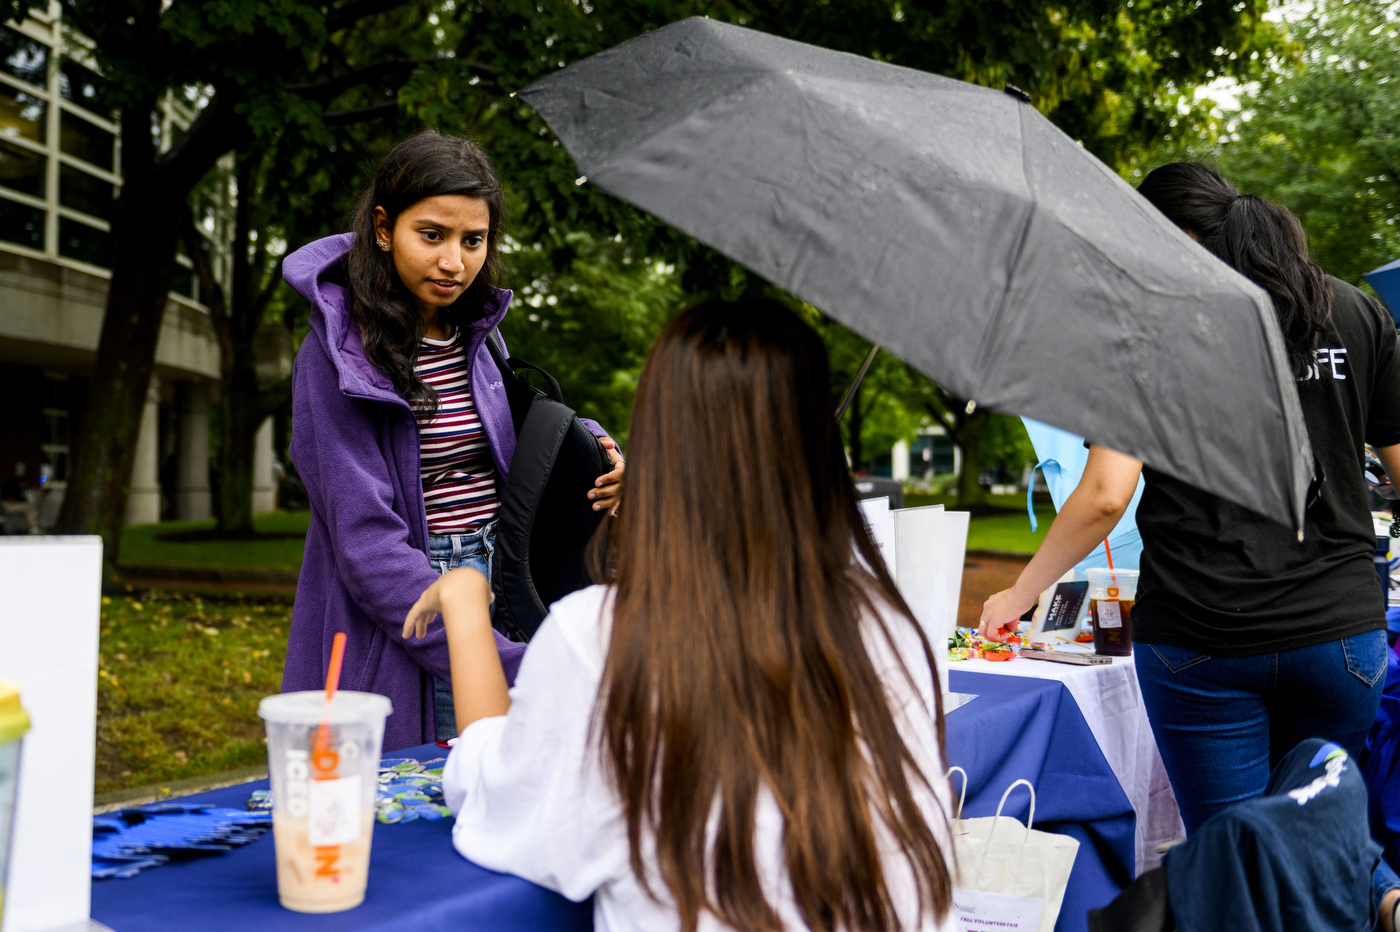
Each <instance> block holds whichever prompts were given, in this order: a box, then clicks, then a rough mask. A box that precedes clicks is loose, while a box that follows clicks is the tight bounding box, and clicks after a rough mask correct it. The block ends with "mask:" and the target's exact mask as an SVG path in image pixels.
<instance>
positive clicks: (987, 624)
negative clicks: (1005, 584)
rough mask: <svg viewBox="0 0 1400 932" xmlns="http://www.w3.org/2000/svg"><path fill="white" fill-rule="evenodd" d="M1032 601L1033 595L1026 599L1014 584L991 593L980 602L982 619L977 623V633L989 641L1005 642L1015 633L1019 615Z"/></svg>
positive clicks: (1023, 612)
mask: <svg viewBox="0 0 1400 932" xmlns="http://www.w3.org/2000/svg"><path fill="white" fill-rule="evenodd" d="M1034 602H1035V599H1034V597H1032V598H1031V599H1029V600H1028V599H1026V597H1025V596H1023V595H1021V594H1019V593H1018V592H1017V591H1016V587H1014V586H1013V587H1012V588H1010V589H1003V590H1002V591H1000V592H998V593H995V594H993V595H992V596H991V597H990V598H988V599H987V601H986V602H984V603H982V620H981V622H980V623H979V624H978V625H977V633H978V634H980V635H982V637H984V638H986V639H987V640H989V641H997V642H999V643H1003V644H1004V643H1006V641H1007V640H1009V639H1010V638H1011V635H1013V634H1015V633H1016V629H1017V627H1018V626H1019V625H1020V623H1021V616H1022V615H1024V614H1025V613H1026V610H1027V609H1028V608H1030V607H1031V605H1032V604H1034Z"/></svg>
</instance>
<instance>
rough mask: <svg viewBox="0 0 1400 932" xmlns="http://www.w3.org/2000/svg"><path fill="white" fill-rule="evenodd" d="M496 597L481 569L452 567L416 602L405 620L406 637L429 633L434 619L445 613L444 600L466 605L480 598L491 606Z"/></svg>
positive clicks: (404, 634)
mask: <svg viewBox="0 0 1400 932" xmlns="http://www.w3.org/2000/svg"><path fill="white" fill-rule="evenodd" d="M495 599H496V594H495V593H494V592H492V591H491V584H490V583H489V582H487V581H486V577H485V576H483V575H481V573H479V572H478V571H476V570H474V569H472V568H471V567H467V566H463V567H459V568H458V569H455V570H451V571H450V572H447V573H444V574H442V575H441V576H439V577H438V578H437V579H436V580H434V581H433V584H432V585H431V586H429V587H428V588H427V589H425V590H424V591H423V594H422V595H420V596H419V597H418V601H417V602H414V603H413V607H412V608H410V609H409V610H408V617H407V618H405V619H404V622H403V636H404V638H405V639H407V638H410V637H420V638H421V637H423V636H424V635H425V634H427V633H428V628H429V627H430V626H431V625H432V623H433V621H434V620H435V619H436V618H437V617H438V615H440V614H442V606H443V604H444V603H447V604H453V603H456V604H457V605H463V604H470V603H471V602H472V601H478V600H479V601H481V602H482V604H483V605H486V606H489V605H490V604H491V603H492V602H494V601H495Z"/></svg>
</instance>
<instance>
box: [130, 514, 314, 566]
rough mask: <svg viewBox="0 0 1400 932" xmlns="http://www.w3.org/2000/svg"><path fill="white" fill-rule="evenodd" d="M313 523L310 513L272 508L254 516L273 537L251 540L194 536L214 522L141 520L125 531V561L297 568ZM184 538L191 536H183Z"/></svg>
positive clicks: (256, 523) (260, 530)
mask: <svg viewBox="0 0 1400 932" xmlns="http://www.w3.org/2000/svg"><path fill="white" fill-rule="evenodd" d="M310 523H311V512H309V511H271V512H268V513H267V514H262V515H258V516H257V517H255V518H253V528H254V530H255V531H256V532H257V533H258V534H259V535H268V536H261V537H256V538H252V539H249V540H198V539H194V540H191V539H189V538H190V537H196V538H197V537H198V536H199V535H200V534H201V532H203V533H212V532H213V530H214V522H213V521H167V522H165V523H164V524H140V525H136V526H135V527H129V528H126V529H125V530H124V531H122V549H121V562H122V563H123V564H124V565H127V566H153V565H156V566H179V567H219V568H223V569H231V568H235V567H236V568H238V569H256V570H287V571H296V570H299V569H301V554H302V549H303V547H304V546H305V536H306V528H307V526H308V525H310ZM273 535H276V536H273ZM181 536H184V537H186V539H184V540H181V539H179V538H180V537H181ZM172 538H173V539H172Z"/></svg>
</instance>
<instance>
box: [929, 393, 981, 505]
mask: <svg viewBox="0 0 1400 932" xmlns="http://www.w3.org/2000/svg"><path fill="white" fill-rule="evenodd" d="M924 409H925V410H927V411H928V413H929V414H930V415H932V417H933V419H934V420H935V421H937V422H938V423H939V424H941V425H943V429H944V430H945V431H947V433H948V437H949V438H950V439H951V440H952V441H953V443H955V444H957V447H958V450H959V451H960V452H961V453H962V468H961V469H959V470H958V505H957V507H958V508H959V509H962V510H964V511H965V510H967V509H969V508H974V507H976V506H978V505H985V504H986V503H987V492H986V490H985V489H983V488H982V483H981V481H980V480H981V472H982V434H983V433H985V432H986V430H987V424H988V422H990V421H991V419H992V412H991V411H988V410H987V409H985V408H979V407H977V406H976V405H975V404H973V403H971V402H969V401H967V400H965V399H962V398H959V397H957V396H956V395H953V394H950V393H948V392H946V391H944V390H943V389H941V388H937V387H936V386H935V387H934V391H933V392H932V393H931V394H929V395H926V396H925V400H924Z"/></svg>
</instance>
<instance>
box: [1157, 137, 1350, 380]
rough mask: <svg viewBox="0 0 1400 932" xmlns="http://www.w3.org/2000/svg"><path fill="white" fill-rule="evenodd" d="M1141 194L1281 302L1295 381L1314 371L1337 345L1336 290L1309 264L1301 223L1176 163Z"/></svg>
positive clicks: (1213, 175)
mask: <svg viewBox="0 0 1400 932" xmlns="http://www.w3.org/2000/svg"><path fill="white" fill-rule="evenodd" d="M1138 192H1139V193H1141V194H1142V195H1143V196H1144V197H1146V198H1147V199H1148V200H1149V201H1151V202H1152V204H1153V205H1154V206H1155V207H1156V208H1157V209H1158V210H1160V211H1161V212H1162V213H1164V214H1166V215H1167V217H1168V218H1169V219H1170V220H1171V221H1172V222H1173V223H1175V224H1176V225H1177V226H1179V227H1181V228H1182V229H1183V230H1186V231H1188V232H1190V233H1194V234H1195V235H1196V237H1197V238H1198V239H1199V240H1200V241H1201V245H1203V246H1205V247H1206V248H1207V249H1209V250H1210V251H1211V252H1213V253H1215V254H1216V255H1217V256H1219V257H1220V258H1221V259H1223V260H1224V261H1225V262H1227V263H1229V264H1230V265H1231V266H1233V267H1234V268H1235V269H1236V270H1237V271H1238V272H1240V273H1241V274H1242V275H1244V276H1245V277H1246V278H1248V279H1250V280H1251V281H1253V282H1254V283H1255V284H1256V285H1258V286H1259V287H1261V288H1263V289H1264V290H1265V291H1267V292H1268V293H1269V297H1271V298H1273V301H1274V310H1275V311H1276V312H1277V313H1278V321H1279V325H1280V327H1281V328H1282V329H1283V340H1284V344H1285V345H1286V346H1287V347H1288V361H1289V365H1290V366H1291V367H1292V369H1293V374H1294V376H1296V377H1298V378H1302V377H1303V376H1304V375H1306V374H1307V373H1308V371H1309V370H1310V369H1311V368H1312V366H1313V363H1314V361H1315V355H1316V352H1317V349H1318V346H1319V344H1320V343H1321V342H1322V340H1323V339H1324V338H1326V337H1335V335H1336V334H1335V331H1334V330H1333V329H1332V285H1331V283H1330V282H1328V280H1327V273H1325V272H1323V271H1322V267H1321V266H1319V265H1318V264H1317V263H1316V262H1314V261H1312V259H1311V258H1309V256H1308V241H1307V237H1306V236H1305V235H1304V233H1303V226H1302V224H1300V223H1299V222H1298V218H1297V217H1295V216H1293V214H1292V213H1291V212H1290V211H1289V210H1288V208H1286V207H1284V206H1282V205H1281V204H1276V203H1274V202H1273V201H1271V200H1269V199H1268V198H1263V197H1258V196H1256V195H1253V194H1240V192H1239V191H1237V190H1235V186H1234V185H1232V184H1231V183H1230V182H1229V181H1227V180H1226V179H1225V177H1224V176H1223V175H1221V174H1220V172H1218V171H1216V170H1215V169H1213V168H1210V167H1209V166H1206V165H1200V164H1198V163H1195V162H1173V163H1172V164H1170V165H1163V166H1162V167H1161V168H1158V169H1156V170H1155V171H1153V172H1151V173H1149V174H1148V176H1147V177H1146V178H1144V179H1143V181H1142V184H1141V185H1139V186H1138Z"/></svg>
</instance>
